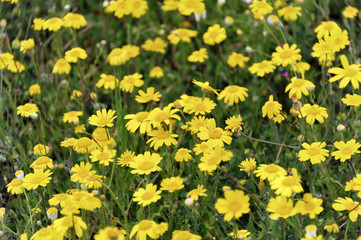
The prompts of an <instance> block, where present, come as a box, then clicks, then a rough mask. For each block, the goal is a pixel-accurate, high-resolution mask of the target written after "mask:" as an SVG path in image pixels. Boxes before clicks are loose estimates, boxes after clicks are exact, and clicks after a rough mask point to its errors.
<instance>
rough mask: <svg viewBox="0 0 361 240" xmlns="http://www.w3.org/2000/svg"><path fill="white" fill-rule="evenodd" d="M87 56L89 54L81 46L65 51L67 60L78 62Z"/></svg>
mask: <svg viewBox="0 0 361 240" xmlns="http://www.w3.org/2000/svg"><path fill="white" fill-rule="evenodd" d="M87 57H88V55H87V54H86V52H85V50H84V49H82V48H80V47H76V48H72V49H70V50H69V51H66V52H65V60H66V61H67V62H73V63H76V62H77V61H78V59H79V58H80V59H86V58H87Z"/></svg>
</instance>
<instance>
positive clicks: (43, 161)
mask: <svg viewBox="0 0 361 240" xmlns="http://www.w3.org/2000/svg"><path fill="white" fill-rule="evenodd" d="M48 162H50V161H49V158H47V157H39V158H38V159H37V160H36V165H42V164H47V163H48Z"/></svg>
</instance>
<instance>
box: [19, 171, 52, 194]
mask: <svg viewBox="0 0 361 240" xmlns="http://www.w3.org/2000/svg"><path fill="white" fill-rule="evenodd" d="M52 174H53V173H52V172H51V171H50V170H46V171H45V172H44V171H43V170H42V169H34V173H28V174H26V175H25V177H24V178H23V187H24V188H26V189H27V190H31V189H37V188H38V187H39V186H42V187H46V185H48V183H49V182H50V180H51V177H50V175H52Z"/></svg>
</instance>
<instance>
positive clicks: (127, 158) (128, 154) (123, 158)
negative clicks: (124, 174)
mask: <svg viewBox="0 0 361 240" xmlns="http://www.w3.org/2000/svg"><path fill="white" fill-rule="evenodd" d="M134 157H135V153H134V152H132V151H130V150H125V152H124V153H122V154H121V155H120V158H118V161H117V164H118V165H120V166H122V167H124V166H127V167H128V166H129V164H130V163H131V162H132V161H133V160H134Z"/></svg>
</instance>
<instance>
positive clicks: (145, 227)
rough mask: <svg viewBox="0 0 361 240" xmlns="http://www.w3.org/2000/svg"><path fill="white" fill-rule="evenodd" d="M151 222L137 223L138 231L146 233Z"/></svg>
mask: <svg viewBox="0 0 361 240" xmlns="http://www.w3.org/2000/svg"><path fill="white" fill-rule="evenodd" d="M152 225H153V224H152V222H151V221H149V220H143V221H141V222H140V223H139V230H140V231H146V230H148V229H149V228H151V227H152Z"/></svg>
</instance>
